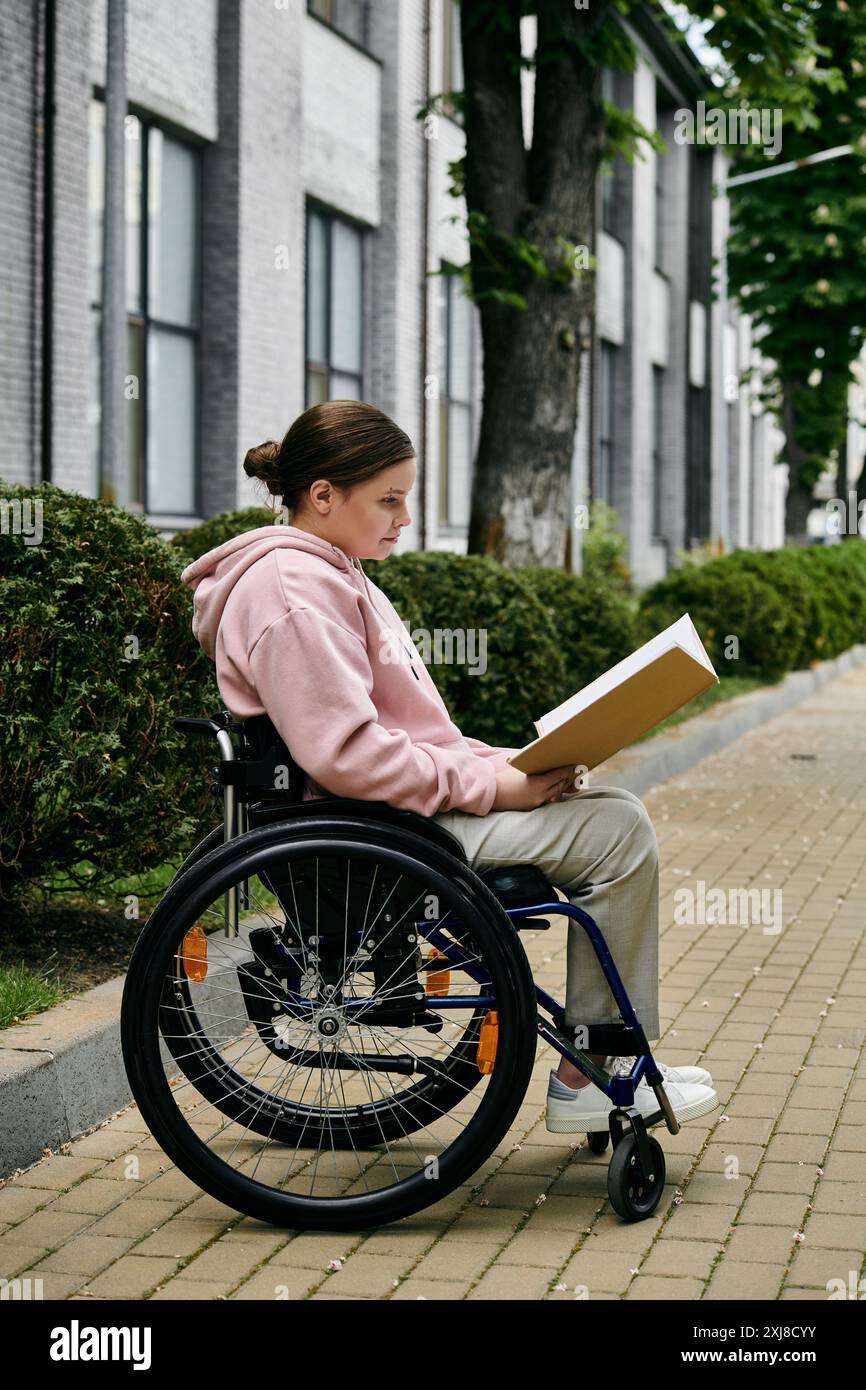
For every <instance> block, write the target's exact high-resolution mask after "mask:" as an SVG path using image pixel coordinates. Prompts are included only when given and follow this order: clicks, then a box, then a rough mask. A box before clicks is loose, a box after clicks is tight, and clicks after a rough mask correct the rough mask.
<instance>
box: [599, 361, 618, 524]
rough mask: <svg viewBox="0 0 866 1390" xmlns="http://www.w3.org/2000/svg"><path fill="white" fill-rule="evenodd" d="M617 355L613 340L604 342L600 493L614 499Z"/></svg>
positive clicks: (600, 382) (605, 498)
mask: <svg viewBox="0 0 866 1390" xmlns="http://www.w3.org/2000/svg"><path fill="white" fill-rule="evenodd" d="M616 358H617V349H616V347H615V346H614V344H613V343H608V342H605V340H604V339H602V342H601V362H600V366H601V371H600V374H599V396H598V493H597V495H598V496H599V497H600V498H601V499H602V500H603V501H605V502H609V503H611V504H612V503H613V492H612V489H613V470H614V459H615V449H616Z"/></svg>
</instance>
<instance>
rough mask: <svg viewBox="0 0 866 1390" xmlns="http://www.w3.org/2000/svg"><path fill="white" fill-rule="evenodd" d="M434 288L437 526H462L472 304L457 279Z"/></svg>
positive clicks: (467, 483)
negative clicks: (436, 301) (436, 295)
mask: <svg viewBox="0 0 866 1390" xmlns="http://www.w3.org/2000/svg"><path fill="white" fill-rule="evenodd" d="M438 284H439V522H440V524H441V525H443V526H468V525H469V513H470V502H471V497H472V459H473V447H472V446H473V439H474V411H473V406H474V400H473V390H472V382H473V376H474V370H475V336H476V334H475V317H476V314H477V312H478V311H477V309H476V306H475V305H474V304H473V303H472V301H471V300H470V299H468V298H467V297H466V295H465V293H464V291H463V284H462V281H461V279H460V277H459V276H458V275H453V274H452V275H440V276H439V277H438Z"/></svg>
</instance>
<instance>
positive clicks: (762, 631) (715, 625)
mask: <svg viewBox="0 0 866 1390" xmlns="http://www.w3.org/2000/svg"><path fill="white" fill-rule="evenodd" d="M683 613H689V614H690V616H691V619H692V622H693V623H694V625H695V627H696V628H697V630H698V633H699V634H700V638H701V641H702V642H703V644H704V646H705V647H706V650H707V654H708V656H709V658H710V660H711V661H712V663H713V666H714V667H715V669H716V672H717V673H718V675H719V676H720V677H722V678H724V677H725V676H726V675H737V676H751V675H754V676H760V677H761V678H762V679H763V680H766V681H776V680H778V679H779V677H780V676H782V675H783V674H784V672H785V671H787V670H789V669H790V665H791V635H792V631H793V624H792V620H791V616H790V614H789V613H788V611H787V609H786V606H785V604H784V603H783V601H782V599H781V598H779V597H778V596H777V594H776V593H775V592H774V590H773V588H772V587H771V585H770V584H768V583H767V582H765V581H764V580H763V579H762V578H760V577H759V576H758V575H757V574H755V573H749V572H746V571H744V570H742V569H740V568H738V567H737V566H734V565H731V563H730V558H729V557H726V558H724V559H721V560H711V561H709V562H708V563H707V564H705V565H689V566H687V567H685V568H683V569H680V570H674V571H673V572H672V573H671V574H669V575H668V576H667V577H666V578H665V579H660V580H659V581H658V582H657V583H656V584H653V585H652V586H651V587H650V588H649V589H647V590H646V591H645V592H644V593H643V594H642V595H641V600H640V623H641V624H642V625H643V628H642V633H641V640H642V641H647V640H648V638H650V637H652V636H654V635H655V634H656V633H657V632H660V631H662V630H663V629H664V628H666V627H668V626H670V624H671V623H673V622H676V620H677V618H680V617H682V615H683ZM730 637H735V638H736V639H737V646H736V647H733V648H732V645H731V644H730V643H729V641H728V639H729V638H730ZM800 640H801V639H800V637H799V636H798V638H797V642H798V643H799V641H800ZM729 653H730V654H729ZM734 654H735V655H734Z"/></svg>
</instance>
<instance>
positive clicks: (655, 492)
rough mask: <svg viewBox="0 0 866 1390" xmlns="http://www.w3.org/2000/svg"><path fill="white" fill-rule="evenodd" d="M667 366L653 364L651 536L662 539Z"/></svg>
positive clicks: (653, 538)
mask: <svg viewBox="0 0 866 1390" xmlns="http://www.w3.org/2000/svg"><path fill="white" fill-rule="evenodd" d="M665 371H666V368H665V367H662V366H659V364H658V363H656V362H654V363H653V365H652V376H653V381H652V412H653V429H652V464H653V479H652V505H651V509H650V518H651V519H650V537H651V538H652V540H661V539H663V536H664V531H663V528H662V433H661V431H662V421H663V419H664V409H663V407H664V392H665Z"/></svg>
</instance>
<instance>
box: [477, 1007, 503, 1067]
mask: <svg viewBox="0 0 866 1390" xmlns="http://www.w3.org/2000/svg"><path fill="white" fill-rule="evenodd" d="M498 1039H499V1015H498V1014H497V1012H496V1010H495V1009H489V1010H488V1011H487V1013H486V1015H485V1017H484V1022H483V1023H482V1025H481V1032H480V1033H479V1036H478V1054H477V1062H478V1070H479V1071H480V1072H481V1074H482V1076H486V1075H487V1073H488V1072H491V1071H492V1070H493V1063H494V1062H495V1060H496V1043H497V1041H498Z"/></svg>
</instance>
